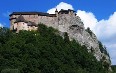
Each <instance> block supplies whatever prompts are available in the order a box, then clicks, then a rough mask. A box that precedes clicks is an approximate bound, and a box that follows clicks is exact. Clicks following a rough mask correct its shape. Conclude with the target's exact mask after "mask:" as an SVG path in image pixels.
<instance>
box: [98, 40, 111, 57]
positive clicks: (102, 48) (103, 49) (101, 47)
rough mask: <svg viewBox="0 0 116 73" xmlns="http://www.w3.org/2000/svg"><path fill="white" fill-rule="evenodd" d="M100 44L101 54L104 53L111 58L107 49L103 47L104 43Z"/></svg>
mask: <svg viewBox="0 0 116 73" xmlns="http://www.w3.org/2000/svg"><path fill="white" fill-rule="evenodd" d="M98 43H99V49H100V51H101V53H104V54H106V55H108V56H109V54H108V52H107V50H106V47H103V45H102V43H101V42H100V41H99V42H98Z"/></svg>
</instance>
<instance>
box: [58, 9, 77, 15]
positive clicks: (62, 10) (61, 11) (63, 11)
mask: <svg viewBox="0 0 116 73" xmlns="http://www.w3.org/2000/svg"><path fill="white" fill-rule="evenodd" d="M70 11H73V12H75V11H74V10H71V9H68V10H64V9H61V10H60V11H59V13H65V14H68V13H69V12H70Z"/></svg>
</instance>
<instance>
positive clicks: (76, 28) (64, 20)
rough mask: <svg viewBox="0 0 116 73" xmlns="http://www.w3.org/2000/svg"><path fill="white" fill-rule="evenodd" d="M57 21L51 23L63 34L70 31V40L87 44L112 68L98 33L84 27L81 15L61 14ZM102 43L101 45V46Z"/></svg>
mask: <svg viewBox="0 0 116 73" xmlns="http://www.w3.org/2000/svg"><path fill="white" fill-rule="evenodd" d="M55 20H57V21H56V22H57V23H58V24H57V25H56V24H55V26H54V25H51V26H52V27H54V28H57V29H58V30H59V31H60V32H61V33H62V34H61V35H62V36H63V33H64V32H67V33H68V36H69V38H70V40H73V39H74V40H76V41H78V42H79V43H80V44H81V45H85V46H86V47H87V48H88V52H91V53H93V55H94V56H95V57H96V59H97V60H98V61H102V63H103V64H107V66H108V67H109V69H110V70H111V68H110V65H111V61H110V57H109V55H108V53H107V51H106V49H105V47H104V46H103V45H102V44H101V43H100V42H99V41H98V39H97V37H96V35H95V34H94V33H93V32H92V31H91V30H90V29H89V28H88V29H85V28H84V24H83V22H82V21H81V19H80V17H78V16H72V15H67V14H59V16H58V17H57V19H56V18H55ZM100 45H101V47H100Z"/></svg>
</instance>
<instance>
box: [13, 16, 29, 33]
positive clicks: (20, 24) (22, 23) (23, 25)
mask: <svg viewBox="0 0 116 73" xmlns="http://www.w3.org/2000/svg"><path fill="white" fill-rule="evenodd" d="M14 23H15V24H14V25H13V29H14V30H16V32H19V30H28V27H27V21H26V20H25V19H24V17H23V16H22V15H20V16H19V17H18V18H17V19H16V21H15V22H14Z"/></svg>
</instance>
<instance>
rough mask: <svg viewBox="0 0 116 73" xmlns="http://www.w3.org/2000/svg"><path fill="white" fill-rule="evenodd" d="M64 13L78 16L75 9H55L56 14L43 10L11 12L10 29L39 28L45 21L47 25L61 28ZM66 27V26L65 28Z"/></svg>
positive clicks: (29, 29)
mask: <svg viewBox="0 0 116 73" xmlns="http://www.w3.org/2000/svg"><path fill="white" fill-rule="evenodd" d="M62 15H66V16H76V14H75V11H73V10H70V9H68V10H63V9H61V10H60V11H57V9H56V11H55V14H48V13H43V12H13V13H12V14H10V15H9V16H10V30H14V31H16V32H19V31H20V30H28V31H31V30H37V25H38V24H39V23H43V24H45V25H47V26H52V27H54V28H57V29H58V28H61V29H62V27H63V26H60V22H59V21H60V20H59V19H60V17H61V16H62ZM63 29H64V28H63Z"/></svg>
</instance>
